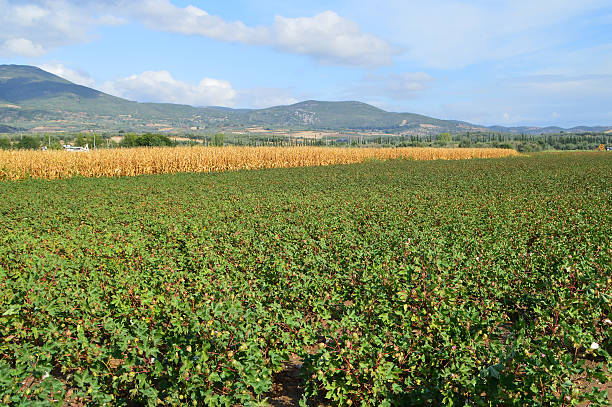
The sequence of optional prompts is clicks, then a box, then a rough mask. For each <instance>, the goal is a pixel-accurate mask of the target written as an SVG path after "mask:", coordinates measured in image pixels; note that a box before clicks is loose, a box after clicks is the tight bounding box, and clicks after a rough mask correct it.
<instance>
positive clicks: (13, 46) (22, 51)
mask: <svg viewBox="0 0 612 407" xmlns="http://www.w3.org/2000/svg"><path fill="white" fill-rule="evenodd" d="M0 49H1V50H4V52H5V53H8V54H15V55H23V56H26V57H37V56H40V55H42V54H44V53H45V49H44V48H43V47H42V45H40V44H34V43H33V42H32V41H30V40H28V39H27V38H10V39H8V40H6V41H4V44H3V46H2V47H1V48H0Z"/></svg>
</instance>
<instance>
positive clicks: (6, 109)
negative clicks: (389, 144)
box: [0, 65, 612, 134]
mask: <svg viewBox="0 0 612 407" xmlns="http://www.w3.org/2000/svg"><path fill="white" fill-rule="evenodd" d="M0 126H4V127H0V132H2V129H5V132H10V131H11V129H17V128H23V129H26V130H33V131H84V130H97V131H103V130H111V131H117V130H125V131H168V132H185V131H202V130H203V131H225V130H241V129H242V130H244V129H247V128H252V127H264V128H272V129H310V130H323V129H325V130H375V131H387V132H395V133H402V134H438V133H442V132H451V133H460V132H466V131H499V132H518V133H530V132H536V133H539V132H542V131H545V132H548V131H549V129H548V128H547V129H540V128H505V127H491V128H487V127H484V126H478V125H474V124H470V123H467V122H461V121H454V120H440V119H435V118H432V117H428V116H423V115H418V114H414V113H392V112H387V111H384V110H382V109H379V108H376V107H374V106H371V105H368V104H365V103H361V102H354V101H351V102H320V101H314V100H309V101H305V102H300V103H296V104H294V105H290V106H275V107H270V108H267V109H230V108H225V107H204V108H197V107H193V106H187V105H177V104H167V103H138V102H133V101H129V100H126V99H122V98H118V97H115V96H111V95H108V94H106V93H103V92H100V91H98V90H95V89H91V88H88V87H86V86H81V85H77V84H74V83H72V82H70V81H67V80H66V79H63V78H60V77H59V76H56V75H53V74H51V73H49V72H46V71H43V70H42V69H40V68H36V67H33V66H26V65H0ZM611 128H612V127H611ZM611 128H602V129H603V130H606V129H611ZM584 129H587V128H584ZM555 131H557V130H555ZM584 131H592V130H584ZM550 132H552V129H551V131H550Z"/></svg>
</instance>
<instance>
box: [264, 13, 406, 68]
mask: <svg viewBox="0 0 612 407" xmlns="http://www.w3.org/2000/svg"><path fill="white" fill-rule="evenodd" d="M271 32H272V34H273V35H272V37H273V38H272V41H271V42H272V45H274V46H275V47H277V48H279V49H281V50H284V51H287V52H292V53H296V54H304V55H310V56H313V57H314V58H316V59H318V60H320V61H322V62H325V63H330V64H346V65H359V66H380V65H388V64H390V63H391V58H392V56H393V54H394V53H396V51H395V50H394V49H393V48H392V47H391V46H390V45H389V44H388V43H387V42H386V41H384V40H382V39H380V38H378V37H376V36H374V35H372V34H368V33H363V32H362V31H361V28H360V27H359V25H358V24H357V23H355V22H353V21H351V20H349V19H346V18H343V17H340V16H339V15H338V14H336V13H334V12H333V11H326V12H323V13H320V14H317V15H315V16H314V17H302V18H285V17H280V16H276V18H275V20H274V25H273V26H272V27H271Z"/></svg>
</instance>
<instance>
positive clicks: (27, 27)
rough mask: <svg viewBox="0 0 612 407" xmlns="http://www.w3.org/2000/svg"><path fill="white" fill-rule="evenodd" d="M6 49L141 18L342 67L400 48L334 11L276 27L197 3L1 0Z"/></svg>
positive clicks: (378, 59) (43, 44) (23, 49)
mask: <svg viewBox="0 0 612 407" xmlns="http://www.w3.org/2000/svg"><path fill="white" fill-rule="evenodd" d="M0 9H1V10H3V11H2V14H1V15H0V25H1V26H2V27H3V28H2V30H0V44H3V43H4V45H0V52H2V53H4V54H9V55H21V56H27V57H32V56H38V55H40V54H42V53H44V52H45V51H46V50H48V49H51V48H54V47H58V46H62V45H66V44H71V43H78V42H83V41H87V40H89V39H91V35H90V31H91V29H92V27H97V26H101V25H119V24H125V23H127V22H128V21H129V20H134V21H139V22H141V23H142V24H144V25H145V26H146V27H148V28H149V29H153V30H158V31H166V32H174V33H179V34H183V35H198V36H203V37H207V38H212V39H216V40H219V41H225V42H238V43H243V44H249V45H259V46H267V47H272V48H274V49H277V50H279V51H282V52H288V53H294V54H301V55H307V56H310V57H312V58H314V59H316V60H318V61H320V62H323V63H327V64H338V65H357V66H380V65H388V64H390V63H391V60H392V57H393V55H394V53H395V52H396V50H395V49H394V48H393V47H392V46H391V45H390V44H389V43H387V42H386V41H385V40H383V39H381V38H379V37H377V36H375V35H373V34H369V33H365V32H363V31H362V30H361V28H360V26H359V25H358V24H357V23H356V22H354V21H352V20H349V19H347V18H344V17H341V16H340V15H338V14H337V13H335V12H333V11H326V12H323V13H320V14H317V15H314V16H311V17H300V18H286V17H281V16H276V17H275V18H274V21H273V22H272V23H271V24H270V25H265V26H254V27H252V26H248V25H246V24H244V23H243V22H241V21H226V20H225V19H223V18H222V17H219V16H214V15H211V14H209V13H207V12H206V11H205V10H202V9H200V8H198V7H195V6H191V5H190V6H186V7H179V6H176V5H174V4H173V3H172V2H171V1H170V0H139V1H134V0H130V1H127V0H107V1H98V2H95V1H89V0H84V1H79V2H77V1H74V0H30V2H27V3H25V4H24V2H22V1H16V0H0Z"/></svg>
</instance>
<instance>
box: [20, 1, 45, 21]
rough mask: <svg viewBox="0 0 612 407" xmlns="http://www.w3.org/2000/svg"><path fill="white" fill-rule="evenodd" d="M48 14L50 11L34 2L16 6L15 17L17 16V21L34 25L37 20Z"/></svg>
mask: <svg viewBox="0 0 612 407" xmlns="http://www.w3.org/2000/svg"><path fill="white" fill-rule="evenodd" d="M48 14H49V11H47V10H45V9H43V8H40V7H38V6H36V5H34V4H28V5H25V6H17V7H15V17H16V18H17V23H18V24H22V25H32V24H34V23H35V22H36V21H37V20H40V19H42V18H44V17H46V16H47V15H48Z"/></svg>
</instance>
